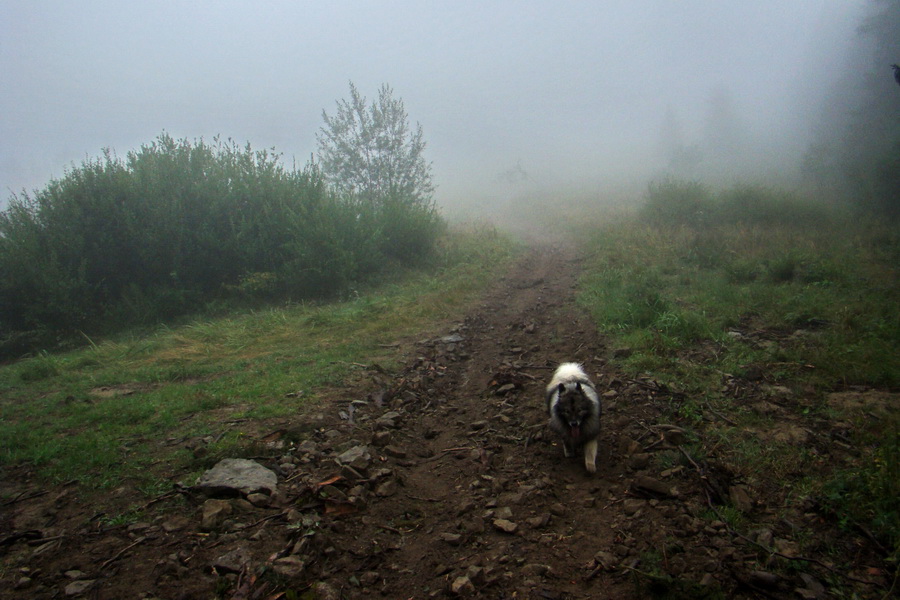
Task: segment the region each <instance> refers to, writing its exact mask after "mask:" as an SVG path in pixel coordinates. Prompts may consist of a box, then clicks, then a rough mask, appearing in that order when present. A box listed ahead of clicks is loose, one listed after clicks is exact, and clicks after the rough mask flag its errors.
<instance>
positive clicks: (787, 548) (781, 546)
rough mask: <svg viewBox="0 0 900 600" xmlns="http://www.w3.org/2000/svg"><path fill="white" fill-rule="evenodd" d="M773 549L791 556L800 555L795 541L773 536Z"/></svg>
mask: <svg viewBox="0 0 900 600" xmlns="http://www.w3.org/2000/svg"><path fill="white" fill-rule="evenodd" d="M775 550H776V551H777V552H780V553H781V554H784V555H785V556H789V557H791V558H795V557H797V556H800V546H799V545H798V544H797V543H796V542H792V541H790V540H785V539H782V538H775Z"/></svg>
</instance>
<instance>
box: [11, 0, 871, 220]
mask: <svg viewBox="0 0 900 600" xmlns="http://www.w3.org/2000/svg"><path fill="white" fill-rule="evenodd" d="M863 4H864V2H863V0H855V1H853V2H850V1H840V0H754V1H752V2H747V1H738V0H607V1H601V0H596V1H593V2H579V1H572V0H551V1H531V2H529V1H515V2H514V1H501V2H491V1H489V0H479V1H477V2H476V1H467V0H452V1H415V2H399V1H395V2H392V1H386V0H380V1H376V0H373V1H369V2H362V1H354V2H350V1H346V2H340V1H334V2H331V1H329V2H322V1H319V2H306V1H275V0H271V1H262V0H256V1H252V2H238V1H222V0H219V1H197V0H192V1H174V0H173V1H162V0H160V1H148V0H140V1H137V0H136V1H133V2H132V1H123V0H113V1H105V0H79V1H77V2H75V1H69V0H65V1H62V0H57V1H53V0H0V82H2V83H0V197H2V199H3V200H5V199H6V198H7V197H8V196H9V194H10V193H11V192H18V191H20V190H21V189H23V188H26V189H28V190H33V189H35V188H41V187H43V186H44V185H45V184H46V182H47V181H48V179H49V178H50V177H60V176H62V175H63V174H64V171H65V169H67V168H70V167H71V166H72V165H73V163H74V164H75V165H76V166H77V165H79V164H80V163H81V162H82V161H83V160H84V159H86V158H88V157H95V156H98V155H99V154H100V153H101V150H102V149H103V148H105V147H110V148H112V149H113V150H115V151H116V153H118V154H119V155H120V156H124V155H125V154H126V153H127V152H128V151H129V150H133V149H136V148H138V147H139V146H140V145H141V144H144V143H149V142H151V141H152V140H153V139H155V138H156V136H158V135H159V134H160V133H161V132H163V131H167V132H168V133H170V134H172V135H173V136H175V137H179V138H180V137H187V138H190V139H194V138H198V137H203V138H205V139H211V138H212V137H213V136H215V135H217V134H220V135H222V136H223V137H225V138H228V137H230V138H233V139H235V140H236V141H238V142H239V143H242V144H243V143H245V142H248V141H249V142H250V143H251V144H252V145H253V146H254V147H256V148H268V147H272V146H274V147H275V149H276V150H277V151H279V152H281V153H283V154H284V157H285V161H286V162H287V164H288V165H290V164H291V161H292V160H293V159H294V158H295V157H296V160H297V162H298V163H299V164H303V163H305V162H306V160H307V159H308V157H309V155H310V153H311V152H314V151H315V133H316V131H317V130H318V128H319V127H320V126H321V124H322V119H321V113H322V110H323V109H325V110H327V111H328V112H329V113H333V112H334V105H335V101H336V100H337V99H339V98H343V97H346V96H347V95H348V81H350V80H352V81H353V82H354V83H355V84H356V85H357V87H358V88H359V89H360V91H361V92H362V93H363V94H364V95H366V96H367V97H369V98H372V97H374V96H375V95H376V93H377V88H378V86H379V85H380V84H381V83H388V84H390V85H391V86H392V87H393V89H394V93H395V95H396V96H399V97H401V98H403V100H404V102H405V104H406V109H407V111H408V113H409V115H410V119H411V120H412V121H413V122H419V123H421V124H422V126H423V129H424V133H425V139H426V141H427V142H428V150H427V158H428V159H429V160H431V161H433V163H434V175H435V180H436V183H437V184H438V186H439V189H438V200H439V201H443V202H453V199H454V198H455V197H456V196H460V195H465V194H471V193H474V192H475V191H476V190H478V189H481V188H483V187H484V186H485V185H491V182H495V181H496V178H497V175H498V174H499V173H501V172H503V171H505V170H508V169H510V168H511V167H513V166H515V164H516V163H517V161H520V162H521V165H522V167H523V168H524V169H525V170H526V171H527V172H528V173H529V175H531V176H532V177H537V178H541V177H544V178H547V180H548V181H559V180H567V179H571V180H574V179H577V178H580V177H587V178H594V179H597V178H603V177H612V176H614V175H615V174H616V173H621V172H634V173H636V174H638V175H640V176H643V175H644V174H645V173H650V172H652V171H653V169H655V168H658V167H659V164H658V163H659V162H660V161H661V158H660V157H659V156H658V146H659V137H660V133H659V132H660V129H661V124H662V121H663V117H664V114H665V112H666V109H667V107H671V109H672V110H673V111H674V113H675V115H676V116H677V117H678V119H679V123H680V125H681V127H682V129H683V132H684V137H685V141H686V142H693V141H695V140H697V139H699V138H700V137H701V136H702V135H703V126H704V125H703V121H704V114H705V111H706V109H707V106H708V100H709V97H710V95H711V94H712V92H713V91H714V90H727V92H728V94H729V95H730V97H731V98H732V100H733V104H734V111H735V115H736V117H737V118H738V120H739V121H740V124H741V127H742V128H743V130H744V131H745V132H746V133H748V135H749V136H750V137H752V138H753V140H754V141H755V142H758V143H761V144H764V145H765V146H766V147H767V148H769V149H771V150H772V151H773V152H775V153H778V152H783V153H784V154H785V156H787V157H788V160H789V159H790V157H793V158H796V157H797V156H798V153H799V152H802V148H803V145H804V143H805V140H804V139H803V135H804V134H805V132H806V131H807V130H808V127H809V119H810V118H811V115H813V114H814V113H816V112H817V110H818V109H819V106H818V105H817V102H819V101H820V100H817V98H818V97H819V96H820V94H819V93H820V92H821V91H823V90H824V89H826V88H827V86H828V85H829V84H831V83H832V82H833V80H834V78H835V77H836V75H835V74H834V67H835V65H837V64H838V63H839V62H840V59H841V56H842V54H843V52H844V51H845V49H846V47H847V46H849V45H850V44H851V43H852V41H853V40H852V38H853V36H855V35H856V34H855V28H856V26H857V25H858V19H859V7H860V6H861V5H863Z"/></svg>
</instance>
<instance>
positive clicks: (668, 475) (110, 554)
mask: <svg viewBox="0 0 900 600" xmlns="http://www.w3.org/2000/svg"><path fill="white" fill-rule="evenodd" d="M579 268H580V266H579V259H578V257H576V256H575V255H574V254H573V253H572V252H571V251H567V250H564V249H560V248H557V247H547V246H545V247H537V248H534V249H533V250H531V251H530V252H529V253H528V255H527V256H525V257H524V258H523V259H522V260H521V261H520V262H519V263H518V264H517V265H516V266H515V267H514V268H513V269H512V270H511V272H510V273H509V275H508V276H507V277H506V278H504V279H503V280H501V281H499V282H497V284H496V285H495V286H494V288H493V289H492V290H491V291H490V292H489V293H488V294H487V295H486V297H485V298H484V300H483V303H482V304H481V306H480V307H479V308H478V309H477V310H476V311H475V312H473V313H472V314H471V315H469V316H468V317H467V318H466V319H465V321H464V322H463V323H459V324H457V325H456V326H454V327H452V328H451V329H450V330H448V331H446V332H443V333H441V334H440V335H439V336H438V337H436V338H433V339H429V340H423V341H419V342H416V343H414V344H411V345H410V347H409V354H408V357H409V358H408V361H407V363H406V366H405V368H404V369H403V370H402V372H400V373H385V372H380V371H379V370H378V369H377V368H376V367H375V366H374V365H373V366H372V368H371V369H369V370H366V371H365V372H364V376H363V377H362V378H361V381H360V382H359V383H358V385H356V386H354V387H353V388H352V389H351V390H348V391H347V393H346V395H342V396H341V397H339V398H336V399H335V400H333V402H332V403H331V404H329V405H326V406H319V407H316V408H315V409H314V411H315V412H311V413H310V414H309V415H302V416H300V417H298V423H294V424H292V425H293V426H295V427H297V428H298V429H301V430H304V431H305V432H306V433H305V434H304V436H303V437H304V438H305V439H304V440H303V441H302V442H301V443H299V444H298V445H295V446H287V447H284V448H282V449H280V450H271V451H270V452H268V454H267V455H266V456H261V457H254V458H256V459H257V460H259V461H260V462H262V463H263V464H265V465H266V466H268V467H270V468H272V469H273V470H276V471H277V472H278V473H279V492H278V494H277V496H276V497H275V498H274V500H273V502H272V503H271V504H270V505H269V506H263V507H261V506H253V505H251V504H249V503H248V502H246V501H244V500H234V499H232V500H220V501H214V503H213V504H210V503H207V504H205V505H203V507H202V508H201V507H200V505H199V502H200V501H199V500H197V505H196V507H195V508H191V509H190V510H188V511H187V512H186V513H185V514H173V513H172V511H171V510H164V508H165V505H166V500H163V501H162V502H160V503H159V504H158V505H157V506H156V507H155V508H154V507H150V506H148V507H147V510H148V512H149V513H150V514H153V511H158V514H159V515H160V516H159V517H158V518H157V519H156V520H151V521H150V522H148V523H138V524H134V525H131V526H127V527H125V526H123V527H119V528H112V529H103V530H102V531H101V530H99V529H98V528H97V526H96V524H95V522H94V521H92V515H91V514H90V512H91V511H90V508H89V507H83V506H76V505H74V504H72V503H71V502H70V501H69V500H68V498H70V497H71V495H70V494H69V493H68V492H67V490H66V489H65V488H63V489H61V490H57V491H56V492H54V493H53V494H49V495H47V496H46V497H45V498H41V499H35V500H34V501H33V502H29V503H21V504H18V505H13V506H11V507H7V509H6V510H7V512H8V513H10V511H13V512H12V517H10V522H15V523H18V524H19V526H18V527H16V528H13V529H14V530H16V531H19V532H21V531H23V524H27V523H34V522H37V521H38V520H40V519H44V522H46V519H48V518H51V519H52V523H53V526H54V527H55V528H56V529H55V531H58V532H59V537H58V538H57V539H49V536H48V535H47V528H46V527H45V528H44V530H43V531H42V532H41V534H40V536H38V537H39V539H31V540H29V539H27V536H26V537H20V538H18V539H15V540H6V542H7V543H6V544H5V548H0V551H4V549H5V551H6V552H7V553H8V554H7V557H6V558H7V560H6V564H18V565H22V564H27V566H26V567H21V566H20V567H16V568H10V569H8V570H7V571H6V572H3V573H0V576H2V584H3V585H2V587H0V597H4V598H7V597H9V598H12V597H23V598H24V597H30V598H54V597H63V596H66V595H71V596H77V595H81V594H83V595H85V596H86V597H90V598H110V599H112V598H142V597H144V598H162V599H172V598H210V597H214V595H216V594H219V595H220V596H221V597H226V598H247V599H249V598H271V599H278V598H297V597H299V598H307V597H309V598H371V597H385V598H442V597H453V596H470V597H483V598H544V599H555V598H558V599H575V598H612V599H616V598H638V597H647V596H649V595H650V592H651V589H650V588H651V587H652V585H654V584H655V585H661V584H660V582H659V581H655V580H654V579H653V578H650V577H647V576H646V573H649V572H651V571H654V570H656V569H663V570H665V572H666V573H668V574H669V576H670V577H671V578H672V580H673V581H674V582H675V583H670V584H669V585H670V589H669V591H671V592H680V593H681V594H682V596H680V597H685V598H689V597H700V595H701V594H702V593H703V592H704V591H705V590H719V591H720V592H723V593H724V594H725V595H726V596H728V597H757V593H756V592H757V591H760V593H763V594H764V595H766V596H769V597H793V596H794V594H793V588H792V587H790V586H785V585H784V584H783V583H782V584H779V583H778V582H772V581H766V580H764V579H760V580H759V581H756V580H754V579H753V577H754V576H757V577H760V576H759V575H754V574H753V573H750V572H748V571H747V567H746V566H745V565H747V564H750V562H751V560H752V559H753V552H752V550H751V551H749V554H748V548H747V546H746V545H745V544H742V543H740V541H739V540H736V539H735V538H734V536H733V535H731V534H729V532H728V531H727V530H726V526H725V524H724V523H721V522H718V521H716V520H714V519H710V518H701V516H703V515H704V512H705V511H706V509H707V507H706V496H705V493H704V491H703V489H702V488H701V487H700V484H699V482H698V477H697V473H696V472H694V471H692V470H691V469H690V468H685V467H684V465H683V464H681V465H678V464H676V461H671V463H670V464H666V461H664V460H659V459H658V457H659V456H660V454H659V453H660V452H661V451H667V450H668V451H669V452H670V454H672V455H675V454H677V449H676V448H675V446H673V445H671V444H670V443H669V442H672V441H675V440H672V439H671V435H670V434H672V432H673V431H674V432H675V433H676V434H677V430H671V431H666V429H665V427H661V425H662V424H661V423H660V414H661V413H662V411H661V408H660V407H661V405H662V404H663V403H665V402H669V401H672V399H671V398H670V397H668V396H666V394H665V393H664V390H659V389H658V388H654V385H653V383H652V382H651V381H649V380H648V381H629V380H626V379H625V378H624V377H622V376H621V375H620V374H618V373H616V372H615V370H614V369H613V367H612V366H611V365H609V364H608V363H607V361H606V360H605V358H604V357H606V356H607V355H608V354H609V349H607V348H606V347H605V346H604V341H603V339H602V338H600V337H599V336H598V335H597V333H596V330H595V328H594V327H593V326H592V324H591V323H590V321H589V319H588V318H587V317H586V315H585V314H584V313H583V312H582V311H581V310H579V309H578V307H576V305H575V300H574V288H575V285H576V278H577V276H578V273H579ZM561 361H578V362H581V363H583V364H584V365H585V367H586V370H587V372H588V373H589V374H590V375H591V377H592V378H594V380H595V383H596V384H597V387H598V389H599V391H600V393H601V394H602V395H603V402H604V415H603V426H602V434H601V446H600V455H599V458H598V472H597V474H596V475H593V476H590V475H588V474H587V473H586V471H585V469H584V466H583V464H582V462H581V461H580V460H577V459H565V458H564V457H563V453H562V448H561V447H560V446H559V445H558V444H557V443H556V440H555V439H553V438H552V437H551V436H550V435H549V433H548V431H547V430H546V427H545V423H546V415H545V411H544V407H543V403H542V394H543V388H544V386H545V382H546V381H547V379H548V378H549V377H550V375H551V373H552V370H553V369H554V368H555V366H556V365H557V364H558V363H559V362H561ZM310 423H312V424H314V427H310V426H309V424H310ZM663 434H666V436H668V437H664V436H663ZM676 443H677V442H676ZM348 450H349V451H350V454H345V453H346V452H347V451H348ZM354 453H355V457H354ZM338 457H343V464H341V463H340V462H339V461H338V460H337V459H338ZM257 504H260V502H257ZM214 508H215V509H217V510H218V511H219V512H215V511H214V510H213V509H214ZM201 512H203V515H204V516H203V520H201ZM7 516H9V514H8V515H7ZM26 533H27V530H26ZM34 535H37V534H34ZM748 559H749V560H748ZM73 571H74V572H73ZM657 572H658V571H657ZM642 573H643V574H642ZM654 582H655V583H654ZM288 590H291V593H288V592H287V591H288Z"/></svg>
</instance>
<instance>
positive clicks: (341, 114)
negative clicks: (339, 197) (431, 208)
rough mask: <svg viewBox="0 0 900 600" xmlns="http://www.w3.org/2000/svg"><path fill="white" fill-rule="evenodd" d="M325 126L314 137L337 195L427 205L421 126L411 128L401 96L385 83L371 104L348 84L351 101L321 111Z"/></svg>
mask: <svg viewBox="0 0 900 600" xmlns="http://www.w3.org/2000/svg"><path fill="white" fill-rule="evenodd" d="M322 118H323V119H324V121H325V125H324V126H323V127H322V128H321V129H320V131H319V133H318V134H317V135H316V140H317V141H318V145H319V153H318V154H319V165H320V168H321V170H322V174H323V175H324V176H325V178H326V180H327V181H328V182H329V183H330V184H331V185H332V187H333V188H334V189H335V190H336V191H337V192H338V193H341V194H344V195H353V196H357V197H359V198H360V199H362V200H367V201H370V202H373V203H376V204H378V203H383V202H385V201H386V200H387V199H393V200H404V201H406V202H408V203H413V204H429V203H430V202H431V199H432V196H433V194H434V185H433V183H432V180H431V163H428V162H425V157H424V155H423V152H424V150H425V140H424V138H423V135H422V126H421V125H419V124H416V128H415V130H412V129H411V128H410V126H409V118H408V116H407V114H406V109H405V108H404V106H403V100H402V99H400V98H394V96H393V90H392V89H391V88H390V86H388V85H387V84H384V85H382V86H381V89H380V90H379V91H378V100H377V101H374V102H372V104H371V105H367V104H366V99H365V98H364V97H363V96H362V95H360V93H359V90H357V89H356V86H355V85H353V82H350V99H349V100H340V101H338V102H337V113H336V114H335V115H334V116H329V115H328V113H327V112H325V111H324V110H323V111H322Z"/></svg>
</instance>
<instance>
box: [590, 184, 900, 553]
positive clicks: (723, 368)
mask: <svg viewBox="0 0 900 600" xmlns="http://www.w3.org/2000/svg"><path fill="white" fill-rule="evenodd" d="M584 240H585V241H584V244H585V245H586V247H588V248H590V251H591V258H590V259H589V262H588V265H587V267H586V270H585V275H584V276H583V278H582V281H581V284H580V292H579V301H580V302H581V303H582V304H583V305H584V306H585V307H586V308H587V309H588V310H590V311H591V314H592V315H593V317H594V319H595V321H596V322H597V325H598V327H599V328H600V329H602V330H603V331H604V332H605V333H606V334H607V335H608V336H609V338H610V345H609V347H610V348H616V349H619V348H621V349H628V351H627V352H621V353H620V354H619V356H618V358H620V359H621V361H622V366H623V368H624V369H625V370H626V371H627V372H629V373H632V374H634V376H635V377H646V376H647V375H648V374H650V375H651V376H652V377H653V378H654V379H655V380H657V381H659V382H661V383H663V384H665V385H667V386H668V387H669V389H675V390H681V391H683V392H684V397H683V398H678V399H677V401H676V402H672V404H671V410H672V413H673V418H678V419H681V420H687V421H689V422H690V423H691V425H692V426H696V427H700V426H703V427H706V428H707V430H706V431H705V433H704V437H706V438H707V439H709V440H710V442H709V443H710V444H711V446H712V447H718V448H727V450H726V451H724V452H722V455H723V456H722V458H721V460H723V461H725V463H726V464H727V465H728V467H729V469H731V470H733V471H734V472H735V473H739V474H741V476H742V477H744V478H745V479H746V480H747V482H748V483H749V484H751V485H753V486H754V487H758V488H759V489H786V490H788V491H787V494H788V495H796V497H797V498H798V499H799V498H802V497H807V498H810V497H812V498H816V499H819V498H824V500H825V504H826V505H827V507H828V508H829V509H830V511H831V513H830V514H832V515H834V516H835V517H836V521H837V523H838V524H841V525H844V526H846V527H848V528H853V527H858V526H862V527H863V529H864V530H865V531H868V532H870V533H871V534H872V535H873V536H875V537H876V538H877V539H879V540H880V542H881V544H882V546H883V547H884V548H885V549H886V554H888V555H893V556H894V558H895V559H896V557H897V551H898V550H897V548H898V546H897V543H898V539H900V538H898V533H900V521H898V511H897V500H896V499H897V496H898V493H900V491H898V488H897V482H898V481H900V476H898V469H900V442H898V440H900V437H898V428H897V419H896V417H891V418H887V419H883V418H881V417H877V416H875V417H873V414H872V412H871V411H872V409H871V408H870V407H867V408H866V409H865V418H859V419H858V420H857V421H856V422H855V424H854V427H853V430H852V432H851V433H850V434H849V436H850V438H851V440H852V442H853V443H852V444H848V445H846V446H842V448H844V449H845V450H846V451H839V448H838V447H837V446H834V447H830V448H829V449H828V452H827V454H823V450H822V449H821V447H819V446H817V445H816V444H806V445H802V446H797V445H795V444H792V443H787V442H776V441H773V440H771V439H769V440H765V441H763V438H762V437H760V436H757V435H754V434H752V433H750V432H753V431H764V430H770V429H773V428H775V427H777V426H778V425H779V424H781V423H779V421H781V420H780V419H775V418H773V417H772V416H769V415H766V414H765V413H760V412H759V411H757V410H756V409H754V408H752V407H750V408H748V404H749V403H750V402H757V401H758V399H759V398H761V397H767V396H768V395H770V394H778V396H777V397H778V398H780V401H779V406H780V407H781V408H780V410H783V411H785V412H788V413H792V415H791V416H792V419H785V420H783V421H784V422H791V421H795V422H799V423H804V424H805V426H807V427H813V428H815V429H819V428H822V427H824V428H825V429H826V430H827V429H828V427H829V425H828V424H827V423H829V422H831V420H833V421H834V422H850V421H851V418H850V416H848V414H844V413H840V414H838V413H836V412H835V411H838V410H839V409H837V408H833V407H831V406H830V405H828V404H827V403H826V402H824V401H823V396H824V395H825V394H826V393H828V392H831V391H833V390H844V389H847V388H848V387H850V388H851V389H853V388H852V387H851V386H861V387H863V388H871V387H875V388H881V389H887V390H892V389H896V387H897V386H898V385H900V357H898V355H897V352H896V348H897V345H898V344H900V315H898V313H897V310H896V298H897V297H898V294H900V289H898V285H900V281H898V277H897V276H898V271H897V265H898V264H900V236H898V234H897V231H896V228H894V227H892V226H891V224H890V223H888V222H884V221H883V220H882V221H881V222H875V221H872V220H868V219H860V218H856V219H848V218H847V216H846V214H845V212H843V211H839V210H836V209H834V208H828V207H825V206H819V207H816V206H815V205H813V204H810V203H808V202H804V201H802V200H800V199H798V198H795V197H793V196H791V195H788V194H784V193H782V192H779V191H777V190H770V189H767V188H761V187H754V186H739V187H735V188H732V189H728V190H723V191H718V192H716V191H713V190H710V189H709V188H707V187H705V186H702V185H700V184H684V183H683V182H672V181H670V182H663V183H660V184H656V185H654V186H652V187H651V189H650V192H649V193H648V200H647V204H646V205H645V206H644V207H643V208H642V209H641V211H640V213H639V214H638V216H637V217H636V218H635V217H626V218H621V219H618V220H615V221H612V222H609V223H607V224H605V225H603V226H598V227H596V228H595V229H594V230H593V231H590V232H586V233H585V235H584ZM775 389H778V390H780V391H778V392H775V391H773V390H775ZM801 390H802V391H801ZM823 421H824V422H823ZM823 456H827V459H823Z"/></svg>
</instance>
